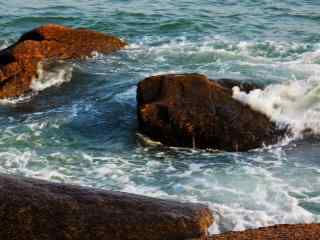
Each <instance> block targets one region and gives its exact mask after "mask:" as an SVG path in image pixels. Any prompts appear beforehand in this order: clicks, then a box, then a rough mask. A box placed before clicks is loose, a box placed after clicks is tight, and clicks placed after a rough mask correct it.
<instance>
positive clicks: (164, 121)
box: [137, 74, 283, 151]
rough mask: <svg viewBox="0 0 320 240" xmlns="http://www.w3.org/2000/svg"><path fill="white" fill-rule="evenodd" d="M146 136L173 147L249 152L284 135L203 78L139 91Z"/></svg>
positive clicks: (158, 82) (159, 82)
mask: <svg viewBox="0 0 320 240" xmlns="http://www.w3.org/2000/svg"><path fill="white" fill-rule="evenodd" d="M137 102H138V121H139V129H140V131H141V132H142V133H143V134H145V135H147V136H149V137H150V138H151V139H153V140H156V141H160V142H162V143H164V144H167V145H170V146H180V147H196V148H214V149H221V150H228V151H246V150H249V149H253V148H258V147H260V146H262V145H263V144H264V143H265V144H270V143H274V142H275V141H277V140H278V137H279V136H280V135H281V134H283V131H282V130H278V129H277V127H276V125H275V124H274V123H273V122H271V121H270V120H269V119H268V117H266V116H265V115H264V114H262V113H259V112H256V111H254V110H252V109H251V108H250V107H249V106H246V105H244V104H242V103H240V102H239V101H237V100H235V99H233V98H232V92H231V91H230V89H228V88H225V87H223V86H221V85H220V84H218V83H217V82H216V81H212V80H209V79H208V78H207V77H206V76H204V75H200V74H183V75H175V74H172V75H162V76H154V77H150V78H147V79H145V80H143V81H142V82H140V83H139V85H138V90H137Z"/></svg>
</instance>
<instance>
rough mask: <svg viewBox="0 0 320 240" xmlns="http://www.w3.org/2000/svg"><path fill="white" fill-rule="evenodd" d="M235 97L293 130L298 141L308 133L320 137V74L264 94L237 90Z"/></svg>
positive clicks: (268, 89)
mask: <svg viewBox="0 0 320 240" xmlns="http://www.w3.org/2000/svg"><path fill="white" fill-rule="evenodd" d="M233 97H234V98H235V99H237V100H239V101H241V102H244V103H246V104H248V105H250V106H251V107H252V108H253V109H255V110H257V111H260V112H262V113H265V114H266V115H267V116H269V117H270V118H271V119H272V120H273V121H275V122H277V123H278V124H279V125H282V126H283V125H286V126H288V127H289V128H291V130H292V132H293V134H294V138H297V137H302V135H303V133H304V132H306V131H308V132H310V131H311V132H312V133H313V134H317V135H318V134H320V120H319V119H320V84H319V78H318V74H316V75H314V76H311V77H310V78H308V79H306V80H291V81H287V82H285V83H282V84H271V85H269V86H267V87H266V88H265V89H264V90H260V89H257V90H253V91H251V92H249V93H245V92H241V91H240V90H239V88H238V87H234V88H233Z"/></svg>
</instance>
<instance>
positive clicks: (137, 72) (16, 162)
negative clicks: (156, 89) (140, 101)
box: [0, 0, 320, 233]
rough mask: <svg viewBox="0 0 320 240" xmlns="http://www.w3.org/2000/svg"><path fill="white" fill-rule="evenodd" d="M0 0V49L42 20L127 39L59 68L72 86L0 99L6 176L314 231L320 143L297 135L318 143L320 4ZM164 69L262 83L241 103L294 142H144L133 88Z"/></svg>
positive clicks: (58, 83) (225, 222)
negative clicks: (202, 206)
mask: <svg viewBox="0 0 320 240" xmlns="http://www.w3.org/2000/svg"><path fill="white" fill-rule="evenodd" d="M0 3H1V4H0V12H1V16H0V27H1V28H0V29H1V34H0V46H1V47H5V46H7V45H8V44H10V43H13V42H14V41H15V40H16V39H17V38H18V37H19V36H20V35H21V34H22V33H23V32H25V31H27V30H30V29H32V28H34V27H37V26H39V25H41V24H45V23H48V22H52V23H59V24H65V25H69V26H73V27H85V28H91V29H94V30H97V31H101V32H106V33H111V34H114V35H117V36H120V37H121V38H123V39H126V40H127V41H128V43H129V47H128V48H127V49H125V50H123V51H121V52H119V53H116V54H113V55H111V56H102V55H97V56H95V57H93V58H92V59H90V60H88V61H87V62H85V63H84V62H82V63H77V62H75V63H72V64H68V65H65V66H60V68H59V69H58V71H60V72H66V73H68V74H71V73H72V79H71V81H68V80H69V79H68V78H67V77H65V76H64V77H62V78H58V77H57V75H56V74H55V72H51V73H45V74H44V75H45V76H47V77H44V78H43V79H40V80H39V81H38V82H37V83H36V85H35V90H38V91H39V93H38V94H37V93H35V94H34V95H33V96H28V97H25V98H22V99H20V100H17V101H2V102H1V106H0V131H1V134H0V171H1V172H5V173H13V174H19V175H25V176H32V177H37V178H42V179H48V180H51V181H58V182H67V183H75V184H81V185H85V186H93V187H99V188H105V189H114V190H121V191H126V192H132V193H138V194H144V195H148V196H154V197H160V198H165V199H167V198H170V199H179V200H182V201H194V202H203V203H206V204H208V205H209V206H210V208H211V209H212V210H213V212H214V215H215V218H216V224H215V225H214V226H212V228H211V232H212V233H217V232H224V231H227V230H242V229H246V228H253V227H260V226H267V225H272V224H278V223H302V222H320V160H319V159H320V158H319V157H320V143H319V139H318V138H317V137H314V138H303V137H302V135H301V132H302V131H303V129H305V128H310V129H311V131H313V132H314V133H315V134H319V133H320V111H319V109H320V104H319V99H320V97H319V94H318V92H317V91H315V90H317V86H318V85H319V73H320V65H319V64H320V13H319V12H320V3H319V1H316V0H313V1H312V0H308V1H307V0H305V1H297V0H285V1H281V2H280V1H276V0H261V1H255V0H242V1H236V0H221V1H220V0H219V1H218V0H216V1H213V0H212V1H210V0H206V1H205V0H199V1H196V2H195V1H187V0H181V1H173V0H162V1H150V0H144V1H143V0H137V1H130V0H114V1H102V0H92V1H83V0H82V1H79V0H77V1H76V0H64V1H62V0H55V1H36V0H28V1H22V0H11V1H4V0H0ZM168 72H179V73H180V72H199V73H204V74H207V75H208V76H209V77H211V78H217V77H230V78H237V79H240V80H246V79H249V80H252V81H255V82H259V83H262V84H265V85H267V86H269V87H268V88H267V89H266V90H265V91H262V92H254V93H250V94H249V95H246V94H244V93H235V98H238V99H240V100H241V101H245V102H247V103H248V104H250V105H252V107H254V108H256V109H258V110H260V111H263V112H265V113H266V114H268V115H269V116H270V117H271V118H272V119H274V120H275V121H277V122H279V124H280V123H283V122H285V123H287V124H289V125H290V126H291V127H292V128H293V130H294V133H295V135H294V136H293V137H291V138H290V139H286V140H285V141H283V142H280V143H279V144H277V145H275V146H268V147H265V148H262V149H258V150H255V151H251V152H247V153H223V152H213V151H198V150H188V149H176V148H168V147H165V146H161V145H156V144H152V143H150V142H149V141H145V139H143V138H142V137H141V136H139V135H137V131H136V128H137V122H136V121H137V119H136V99H135V97H136V96H135V92H136V84H137V82H138V81H140V80H142V79H144V78H145V77H147V76H150V75H154V74H160V73H168ZM49 86H51V87H49ZM313 89H315V90H314V91H312V90H313ZM40 90H41V91H40ZM252 124H254V122H253V123H252Z"/></svg>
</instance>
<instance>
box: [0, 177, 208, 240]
mask: <svg viewBox="0 0 320 240" xmlns="http://www.w3.org/2000/svg"><path fill="white" fill-rule="evenodd" d="M212 222H213V218H212V213H211V212H210V210H209V209H208V208H207V207H206V206H203V205H201V204H192V203H179V202H175V201H166V200H159V199H154V198H148V197H144V196H138V195H133V194H127V193H120V192H112V191H104V190H97V189H91V188H83V187H78V186H72V185H65V184H57V183H49V182H46V181H41V180H35V179H27V178H21V177H13V176H6V175H0V225H1V228H0V239H1V240H12V239H19V240H36V239H41V240H51V239H52V240H56V239H59V240H64V239H72V240H92V239H94V240H100V239H106V240H110V239H112V240H126V239H132V240H135V239H136V240H138V239H139V240H144V239H145V240H164V239H166V240H170V239H172V240H178V239H181V240H184V239H198V238H202V237H205V236H206V235H207V230H208V227H209V226H210V225H211V224H212Z"/></svg>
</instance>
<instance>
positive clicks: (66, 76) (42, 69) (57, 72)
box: [31, 62, 73, 92]
mask: <svg viewBox="0 0 320 240" xmlns="http://www.w3.org/2000/svg"><path fill="white" fill-rule="evenodd" d="M72 70H73V66H72V65H71V64H66V63H60V64H59V63H56V64H55V65H54V66H52V65H51V66H49V68H48V67H47V66H45V65H44V63H42V62H41V63H39V65H38V71H37V73H38V77H37V78H35V79H34V80H33V81H32V83H31V89H32V90H33V91H36V92H39V91H43V90H45V89H47V88H49V87H52V86H59V85H61V84H63V83H65V82H69V81H71V78H72Z"/></svg>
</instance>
